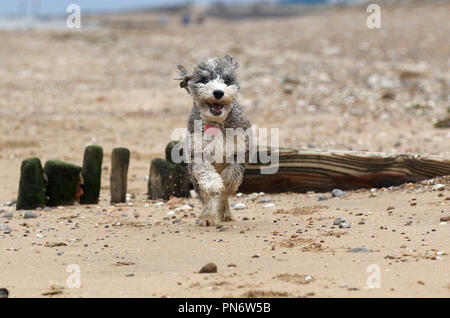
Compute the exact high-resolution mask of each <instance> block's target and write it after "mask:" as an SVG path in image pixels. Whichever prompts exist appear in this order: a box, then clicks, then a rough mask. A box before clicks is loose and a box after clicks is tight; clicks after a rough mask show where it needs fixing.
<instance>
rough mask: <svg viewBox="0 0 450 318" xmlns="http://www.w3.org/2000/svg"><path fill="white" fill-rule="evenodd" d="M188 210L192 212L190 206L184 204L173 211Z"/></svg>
mask: <svg viewBox="0 0 450 318" xmlns="http://www.w3.org/2000/svg"><path fill="white" fill-rule="evenodd" d="M189 210H192V207H191V206H190V205H187V204H185V205H183V206H180V207H178V208H176V209H175V211H189Z"/></svg>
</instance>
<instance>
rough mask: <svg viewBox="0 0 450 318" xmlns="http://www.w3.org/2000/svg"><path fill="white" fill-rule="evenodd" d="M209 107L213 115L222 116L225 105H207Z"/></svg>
mask: <svg viewBox="0 0 450 318" xmlns="http://www.w3.org/2000/svg"><path fill="white" fill-rule="evenodd" d="M207 104H208V106H209V110H210V111H211V113H212V114H213V115H215V116H219V115H220V114H222V110H223V104H218V103H214V104H210V103H207Z"/></svg>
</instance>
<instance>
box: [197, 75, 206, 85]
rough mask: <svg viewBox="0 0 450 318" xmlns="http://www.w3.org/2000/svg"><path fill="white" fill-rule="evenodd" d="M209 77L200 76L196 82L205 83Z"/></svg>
mask: <svg viewBox="0 0 450 318" xmlns="http://www.w3.org/2000/svg"><path fill="white" fill-rule="evenodd" d="M208 81H209V79H208V78H207V77H201V78H199V79H198V80H197V83H202V84H206V83H208Z"/></svg>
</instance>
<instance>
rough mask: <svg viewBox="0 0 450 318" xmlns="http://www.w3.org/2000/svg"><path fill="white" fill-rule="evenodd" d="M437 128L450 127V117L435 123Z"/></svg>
mask: <svg viewBox="0 0 450 318" xmlns="http://www.w3.org/2000/svg"><path fill="white" fill-rule="evenodd" d="M434 127H435V128H450V117H448V118H446V119H443V120H440V121H438V122H437V123H435V124H434Z"/></svg>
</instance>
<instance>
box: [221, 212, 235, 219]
mask: <svg viewBox="0 0 450 318" xmlns="http://www.w3.org/2000/svg"><path fill="white" fill-rule="evenodd" d="M222 221H223V222H229V221H233V217H232V216H231V212H230V210H226V211H225V212H223V214H222Z"/></svg>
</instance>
